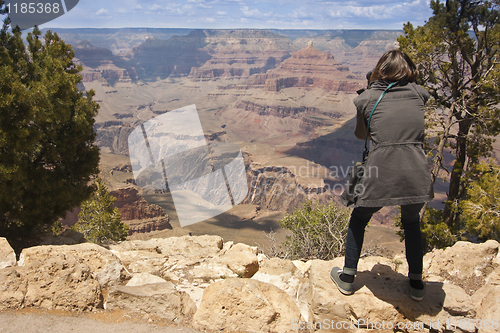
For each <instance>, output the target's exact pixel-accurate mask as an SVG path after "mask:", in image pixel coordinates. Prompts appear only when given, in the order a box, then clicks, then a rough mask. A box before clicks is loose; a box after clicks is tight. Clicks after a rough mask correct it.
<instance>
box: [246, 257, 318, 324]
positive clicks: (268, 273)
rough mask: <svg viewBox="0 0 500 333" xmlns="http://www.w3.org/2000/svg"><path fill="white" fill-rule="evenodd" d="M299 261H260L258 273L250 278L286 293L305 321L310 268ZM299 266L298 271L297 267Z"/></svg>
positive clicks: (274, 259)
mask: <svg viewBox="0 0 500 333" xmlns="http://www.w3.org/2000/svg"><path fill="white" fill-rule="evenodd" d="M310 263H311V262H310V261H309V265H307V264H306V263H302V262H301V261H296V262H291V261H290V260H284V259H280V258H271V259H264V260H261V261H260V267H259V271H258V272H257V273H256V274H255V275H254V276H253V277H252V279H254V280H258V281H261V282H266V283H270V284H272V285H275V286H276V287H278V288H280V289H281V290H283V291H284V292H286V293H287V294H288V295H289V296H290V297H291V298H292V299H293V300H294V301H295V303H296V304H297V306H298V307H299V310H300V313H301V314H302V316H303V317H304V319H305V320H306V321H307V320H308V319H309V303H308V298H307V291H308V289H309V279H308V278H307V277H308V269H309V267H310ZM297 266H299V267H300V269H299V268H298V267H297Z"/></svg>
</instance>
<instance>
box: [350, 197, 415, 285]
mask: <svg viewBox="0 0 500 333" xmlns="http://www.w3.org/2000/svg"><path fill="white" fill-rule="evenodd" d="M423 205H424V204H423V203H419V204H413V205H403V206H401V223H402V224H403V229H404V234H405V249H406V261H408V267H409V275H408V276H409V278H410V279H415V280H420V279H422V266H423V265H422V260H423V252H424V251H423V243H422V233H421V232H420V217H419V213H420V210H421V209H422V207H423ZM381 208H382V207H356V208H354V210H353V211H352V214H351V220H350V222H349V229H348V231H347V242H346V249H345V264H344V273H346V274H350V275H355V274H356V271H357V268H358V260H359V256H360V254H361V248H362V247H363V239H364V236H365V227H366V225H367V224H368V222H369V221H370V218H371V217H372V215H373V214H374V213H376V212H377V211H378V210H380V209H381Z"/></svg>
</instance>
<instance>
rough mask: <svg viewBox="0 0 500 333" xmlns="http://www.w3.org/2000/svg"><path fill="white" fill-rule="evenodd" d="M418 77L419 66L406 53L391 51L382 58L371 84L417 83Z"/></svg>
mask: <svg viewBox="0 0 500 333" xmlns="http://www.w3.org/2000/svg"><path fill="white" fill-rule="evenodd" d="M417 75H418V70H417V66H415V63H414V62H413V61H412V60H411V58H410V57H409V56H408V55H407V54H406V53H404V52H402V51H399V50H391V51H387V52H386V53H384V55H383V56H382V57H380V59H379V61H378V63H377V66H375V69H374V70H373V72H372V74H371V75H370V83H372V82H373V81H377V80H381V81H388V82H397V81H408V82H415V80H416V79H417Z"/></svg>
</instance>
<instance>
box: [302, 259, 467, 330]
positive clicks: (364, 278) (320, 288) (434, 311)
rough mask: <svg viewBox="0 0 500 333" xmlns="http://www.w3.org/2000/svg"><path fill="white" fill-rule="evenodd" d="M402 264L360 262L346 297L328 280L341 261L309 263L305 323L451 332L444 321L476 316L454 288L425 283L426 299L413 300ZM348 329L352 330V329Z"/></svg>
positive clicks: (397, 262)
mask: <svg viewBox="0 0 500 333" xmlns="http://www.w3.org/2000/svg"><path fill="white" fill-rule="evenodd" d="M400 265H401V263H399V261H396V263H395V260H390V259H387V258H382V257H375V256H374V257H368V258H363V259H361V260H360V261H359V264H358V274H357V275H356V280H355V282H354V290H355V292H354V294H353V295H349V296H346V295H343V294H342V293H340V292H339V291H338V289H337V287H336V286H335V284H334V283H333V282H332V281H331V278H330V275H329V273H330V269H331V268H332V267H334V266H338V267H342V266H343V258H336V259H334V260H332V261H330V262H328V261H322V260H314V261H312V264H311V267H310V270H309V283H310V289H311V290H310V293H309V295H310V300H309V301H310V309H309V321H313V322H323V321H325V320H326V321H327V322H344V323H347V322H349V323H351V322H354V323H357V325H356V327H358V328H367V329H377V327H376V326H373V325H376V324H377V323H386V328H387V327H388V325H390V326H391V327H393V328H396V327H398V325H402V324H404V325H406V324H407V323H408V322H411V323H413V324H412V325H414V324H415V323H418V325H419V326H418V329H417V330H416V331H422V332H425V331H428V330H429V329H431V327H432V329H435V330H437V331H439V332H444V331H445V330H450V329H449V328H447V327H446V323H447V322H453V321H454V320H456V321H460V320H462V319H464V320H467V318H474V317H475V315H476V312H475V307H474V304H473V302H472V299H471V297H470V296H469V295H468V294H467V293H465V291H464V290H463V289H461V288H460V287H458V286H455V285H453V284H449V283H442V282H433V281H431V282H427V291H426V295H425V297H424V300H423V301H422V302H417V301H414V300H412V299H411V298H410V295H409V286H408V278H407V276H406V275H407V272H405V273H404V274H403V273H402V272H398V269H399V266H400ZM396 266H398V269H396ZM370 323H371V324H370ZM348 330H352V331H355V329H353V327H351V326H349V329H348ZM388 331H391V330H390V329H389V330H388ZM451 331H453V330H451ZM457 331H458V330H457ZM462 331H464V332H473V331H474V330H467V329H464V330H462Z"/></svg>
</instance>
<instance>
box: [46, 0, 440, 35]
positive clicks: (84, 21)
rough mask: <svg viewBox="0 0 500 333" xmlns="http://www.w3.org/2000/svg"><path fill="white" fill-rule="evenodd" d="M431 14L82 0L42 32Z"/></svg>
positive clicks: (390, 4) (348, 24) (294, 3)
mask: <svg viewBox="0 0 500 333" xmlns="http://www.w3.org/2000/svg"><path fill="white" fill-rule="evenodd" d="M431 15H432V12H431V10H430V8H429V0H408V1H399V0H374V1H368V0H356V1H352V0H330V1H326V0H325V1H323V0H312V1H308V0H278V1H266V0H260V1H250V0H187V1H178V0H166V1H159V0H99V1H98V0H80V1H79V3H78V4H77V5H76V7H75V8H73V10H71V11H69V12H68V13H66V14H65V15H63V16H61V17H59V18H57V19H55V20H53V21H50V22H48V23H46V24H43V25H41V26H40V27H41V28H124V27H149V28H195V29H199V28H204V29H209V28H212V29H235V28H254V29H266V28H267V29H270V28H272V29H391V30H392V29H396V30H400V29H402V28H403V24H404V23H406V22H412V23H413V24H414V25H422V24H424V22H425V21H426V20H427V19H428V18H429V17H430V16H431Z"/></svg>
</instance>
